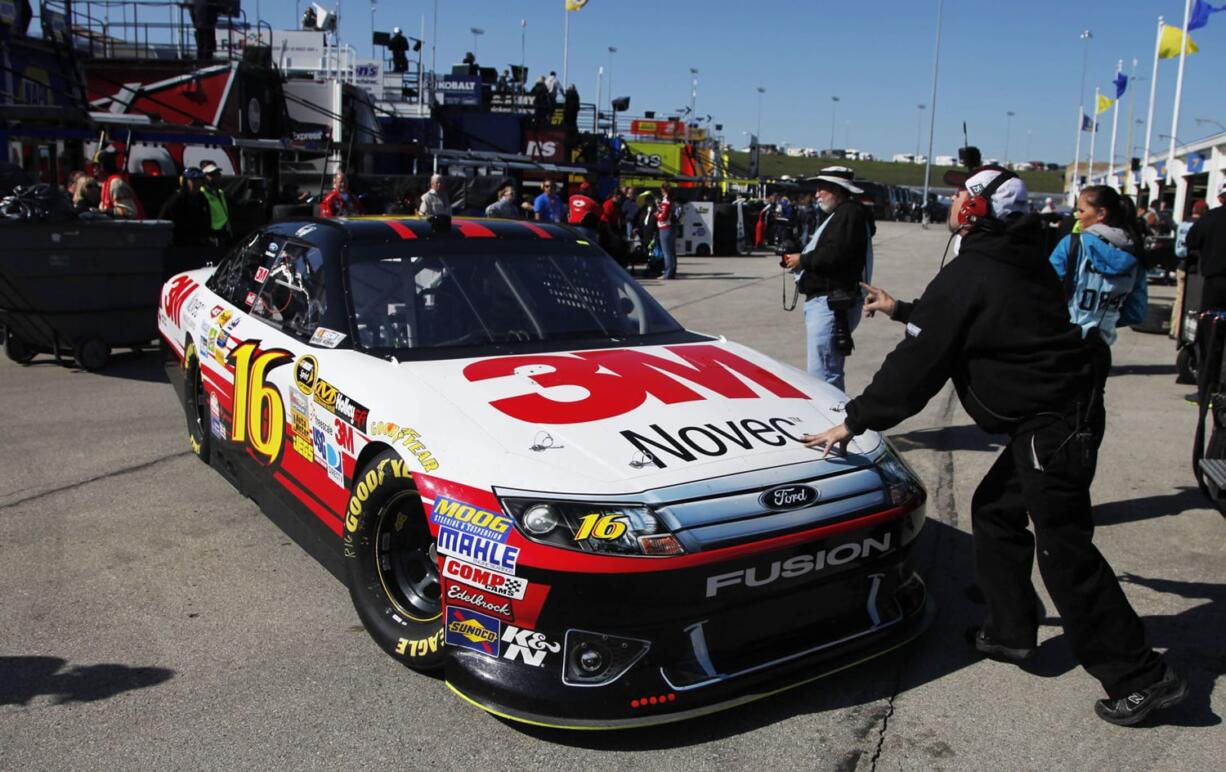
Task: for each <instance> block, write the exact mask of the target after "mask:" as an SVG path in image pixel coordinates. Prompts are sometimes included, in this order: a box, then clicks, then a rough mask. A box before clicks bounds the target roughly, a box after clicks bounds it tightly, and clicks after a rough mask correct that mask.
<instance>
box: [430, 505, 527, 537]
mask: <svg viewBox="0 0 1226 772" xmlns="http://www.w3.org/2000/svg"><path fill="white" fill-rule="evenodd" d="M430 522H432V523H434V524H435V525H445V526H447V527H448V528H454V529H455V530H457V531H462V532H464V533H471V534H476V535H477V536H480V537H482V538H484V539H489V540H490V541H498V542H505V541H506V540H507V533H508V532H510V530H511V518H509V517H507V516H505V515H500V514H498V513H496V512H490V511H489V510H488V509H481V508H480V507H474V506H473V505H472V504H465V503H464V502H462V501H453V500H452V499H449V498H446V497H443V496H439V497H438V498H437V499H435V501H434V508H433V509H432V510H431V512H430Z"/></svg>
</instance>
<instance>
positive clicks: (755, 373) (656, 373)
mask: <svg viewBox="0 0 1226 772" xmlns="http://www.w3.org/2000/svg"><path fill="white" fill-rule="evenodd" d="M666 349H667V350H668V351H669V352H670V353H671V354H673V356H675V357H676V359H668V358H665V357H663V356H659V355H656V354H649V353H646V352H644V351H640V350H637V349H609V350H604V351H585V352H580V353H577V354H532V355H524V356H509V357H499V358H497V359H486V360H483V361H480V362H473V363H472V364H470V365H468V366H467V367H465V368H464V377H465V378H467V379H468V380H469V381H471V382H474V383H475V382H480V381H487V380H493V379H503V378H505V379H506V389H507V390H508V391H518V392H520V393H513V394H511V395H509V396H506V397H502V398H499V399H494V400H492V401H491V402H490V403H489V404H490V406H491V407H493V408H494V409H496V410H498V411H500V412H502V413H505V414H506V415H509V416H511V417H512V418H516V419H519V420H520V421H526V422H529V423H538V424H574V423H586V422H590V421H600V420H604V419H606V418H614V417H616V416H619V415H624V414H625V413H629V412H630V411H632V410H634V409H635V408H637V407H639V406H640V405H642V404H643V403H644V402H646V401H647V397H648V396H651V397H654V398H656V399H657V400H659V401H660V402H662V403H664V404H667V405H671V404H676V403H678V402H693V401H699V400H704V399H707V398H708V397H706V396H704V394H703V393H702V392H699V391H697V390H695V389H693V388H690V386H688V385H686V383H687V382H688V383H689V384H693V385H695V386H699V387H701V388H702V389H703V390H705V391H706V392H714V393H715V394H717V395H719V396H721V397H724V398H726V399H760V398H761V394H760V392H759V391H758V390H764V391H767V392H769V393H770V394H773V395H775V396H776V397H782V398H788V399H802V400H807V399H808V396H807V395H805V393H804V392H802V391H800V390H799V389H797V388H796V387H795V386H793V385H791V384H790V383H788V382H787V381H785V380H783V379H782V378H780V377H779V376H777V375H775V374H774V373H771V372H770V371H768V370H766V369H765V368H763V367H760V366H759V365H756V364H754V363H753V362H750V361H749V360H747V359H745V358H743V357H741V356H738V355H737V354H734V353H732V352H731V351H728V350H727V349H724V348H720V347H719V346H714V345H709V344H700V345H690V346H667V347H666ZM508 376H515V377H508ZM524 379H528V380H531V381H532V382H533V383H534V384H535V385H536V386H537V387H539V390H538V389H531V390H529V391H527V392H524V391H523V381H524ZM750 384H753V385H752V386H751V385H750ZM556 387H578V389H581V390H582V391H583V392H586V394H587V396H585V397H583V398H582V399H573V398H569V399H565V400H562V399H552V398H551V397H549V396H547V395H546V393H547V390H549V389H553V388H556ZM564 391H565V392H567V396H568V397H571V396H572V395H573V393H574V388H570V389H564Z"/></svg>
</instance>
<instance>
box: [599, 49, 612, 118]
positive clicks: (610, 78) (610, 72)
mask: <svg viewBox="0 0 1226 772" xmlns="http://www.w3.org/2000/svg"><path fill="white" fill-rule="evenodd" d="M615 53H617V46H609V112H613V54H615ZM596 112H597V113H599V112H600V105H597V106H596Z"/></svg>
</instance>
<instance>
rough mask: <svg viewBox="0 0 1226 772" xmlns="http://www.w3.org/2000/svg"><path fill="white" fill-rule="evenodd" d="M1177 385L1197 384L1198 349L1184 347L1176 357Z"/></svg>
mask: <svg viewBox="0 0 1226 772" xmlns="http://www.w3.org/2000/svg"><path fill="white" fill-rule="evenodd" d="M1175 383H1196V348H1195V347H1194V346H1184V347H1183V348H1181V349H1179V353H1178V354H1177V355H1176V356H1175Z"/></svg>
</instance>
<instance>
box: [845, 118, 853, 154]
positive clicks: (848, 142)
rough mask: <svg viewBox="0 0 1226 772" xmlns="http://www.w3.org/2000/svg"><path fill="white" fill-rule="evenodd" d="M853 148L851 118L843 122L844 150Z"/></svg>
mask: <svg viewBox="0 0 1226 772" xmlns="http://www.w3.org/2000/svg"><path fill="white" fill-rule="evenodd" d="M849 147H851V118H848V119H847V120H845V121H843V148H844V149H847V148H849Z"/></svg>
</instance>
